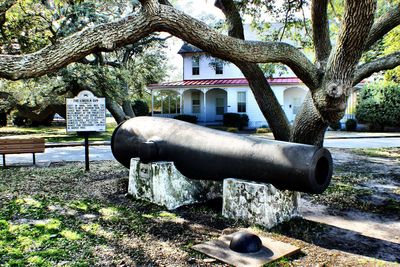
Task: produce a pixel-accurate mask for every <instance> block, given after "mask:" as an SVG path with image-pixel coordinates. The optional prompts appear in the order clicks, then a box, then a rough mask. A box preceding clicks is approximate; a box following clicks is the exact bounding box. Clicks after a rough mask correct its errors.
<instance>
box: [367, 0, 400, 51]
mask: <svg viewBox="0 0 400 267" xmlns="http://www.w3.org/2000/svg"><path fill="white" fill-rule="evenodd" d="M398 25H400V4H397V5H396V7H395V8H394V9H393V10H390V11H389V12H387V13H385V14H384V15H382V16H381V17H380V18H378V19H377V20H375V22H374V24H373V25H372V28H371V30H370V32H369V35H368V39H367V41H366V42H365V46H364V50H368V49H369V48H370V47H371V46H372V45H373V44H374V43H376V42H377V41H378V40H380V39H382V37H383V36H385V34H387V33H388V32H389V31H391V30H392V29H394V28H395V27H397V26H398Z"/></svg>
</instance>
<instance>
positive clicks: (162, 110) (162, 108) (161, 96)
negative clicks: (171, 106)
mask: <svg viewBox="0 0 400 267" xmlns="http://www.w3.org/2000/svg"><path fill="white" fill-rule="evenodd" d="M160 98H161V114H164V96H163V95H162V92H160Z"/></svg>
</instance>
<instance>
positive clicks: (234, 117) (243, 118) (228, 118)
mask: <svg viewBox="0 0 400 267" xmlns="http://www.w3.org/2000/svg"><path fill="white" fill-rule="evenodd" d="M248 123H249V117H248V116H247V115H246V114H239V113H225V114H224V117H223V124H224V126H227V127H236V128H238V129H239V130H241V129H243V127H247V125H248Z"/></svg>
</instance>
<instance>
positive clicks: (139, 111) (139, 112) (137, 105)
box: [132, 99, 150, 117]
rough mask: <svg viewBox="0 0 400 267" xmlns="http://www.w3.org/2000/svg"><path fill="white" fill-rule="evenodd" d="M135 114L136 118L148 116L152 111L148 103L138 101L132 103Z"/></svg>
mask: <svg viewBox="0 0 400 267" xmlns="http://www.w3.org/2000/svg"><path fill="white" fill-rule="evenodd" d="M132 109H133V112H135V116H137V117H138V116H147V115H149V112H150V109H149V105H147V102H146V101H144V100H142V99H136V100H134V101H133V103H132Z"/></svg>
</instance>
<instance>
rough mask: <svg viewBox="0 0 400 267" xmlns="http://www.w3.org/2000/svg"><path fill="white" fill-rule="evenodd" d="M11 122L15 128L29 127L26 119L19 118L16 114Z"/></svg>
mask: <svg viewBox="0 0 400 267" xmlns="http://www.w3.org/2000/svg"><path fill="white" fill-rule="evenodd" d="M12 122H13V124H14V125H15V126H27V125H30V121H29V120H28V118H26V117H23V116H21V115H20V114H19V113H18V112H16V113H14V115H13V118H12Z"/></svg>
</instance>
